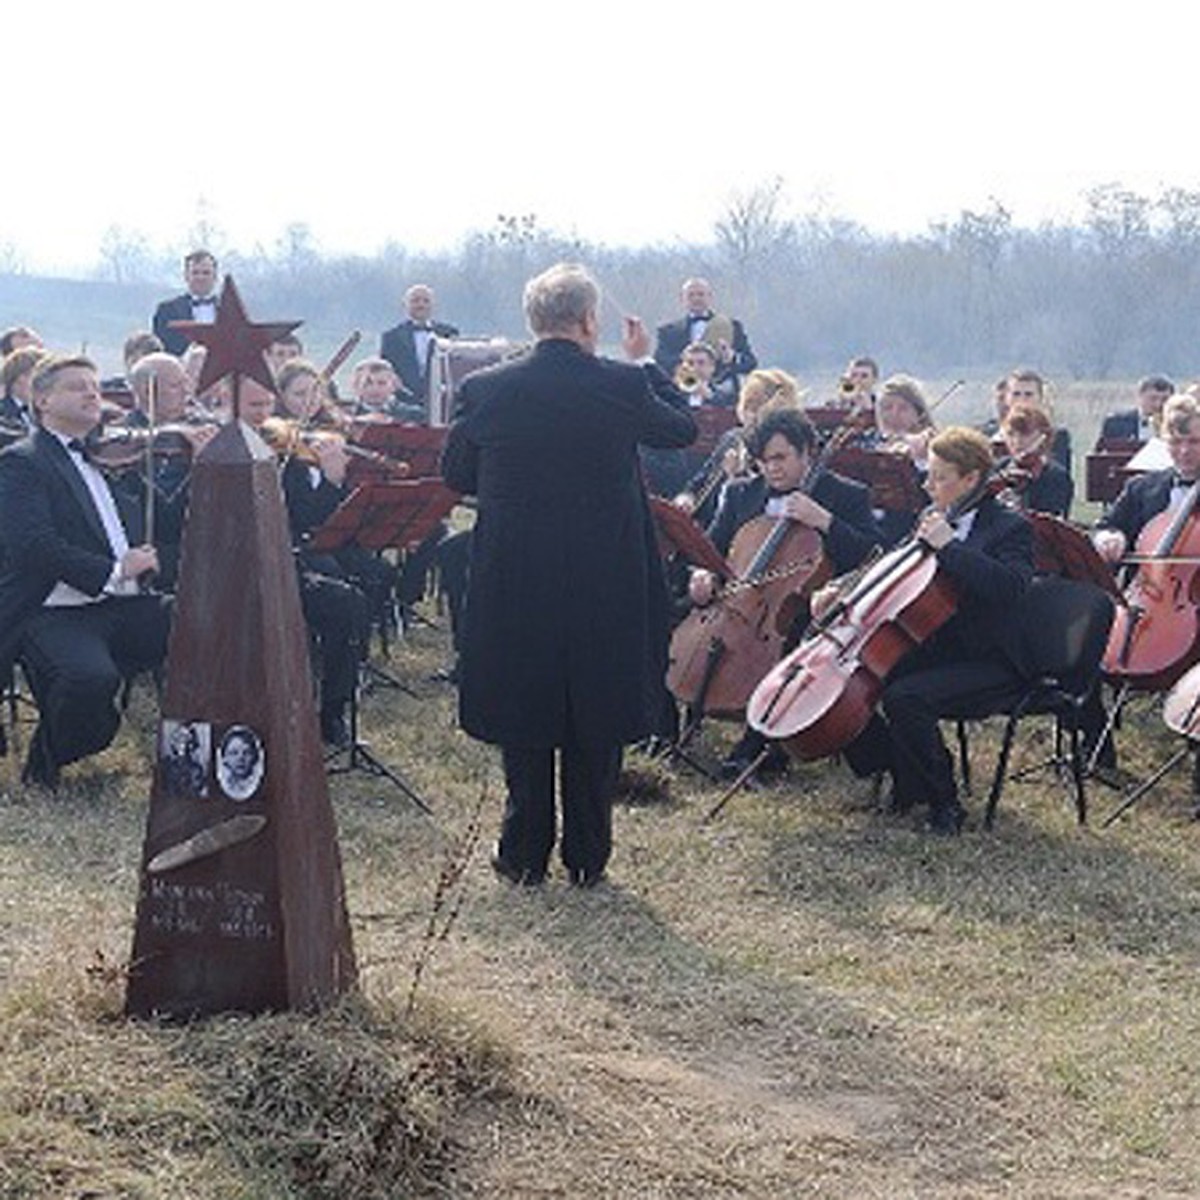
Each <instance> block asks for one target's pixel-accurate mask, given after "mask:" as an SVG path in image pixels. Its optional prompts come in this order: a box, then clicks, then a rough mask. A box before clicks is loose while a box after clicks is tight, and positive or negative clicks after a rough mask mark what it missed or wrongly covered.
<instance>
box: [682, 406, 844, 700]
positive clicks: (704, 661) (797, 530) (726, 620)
mask: <svg viewBox="0 0 1200 1200" xmlns="http://www.w3.org/2000/svg"><path fill="white" fill-rule="evenodd" d="M857 429H858V425H857V423H856V422H855V421H853V420H851V421H847V422H846V423H845V425H843V426H842V428H841V429H839V430H838V432H837V434H835V435H834V437H832V438H831V439H830V441H829V442H828V443H827V444H826V446H825V447H824V449H823V450H822V451H821V453H820V454H819V455H818V456H817V457H816V458H815V459H814V460H813V461H812V463H811V465H810V466H809V468H808V471H807V474H806V476H805V478H804V481H803V483H802V484H801V487H800V489H799V490H800V491H801V492H802V493H804V494H805V495H808V494H810V493H811V491H812V488H813V487H814V486H815V484H816V482H817V480H818V478H819V477H820V473H821V471H822V470H823V469H824V467H825V465H826V463H827V462H828V461H829V459H830V458H831V457H832V456H833V454H834V453H835V452H836V451H837V449H838V447H839V446H840V445H841V444H842V443H843V442H844V441H845V440H846V439H847V438H848V437H850V436H851V435H852V434H854V433H855V432H856V431H857ZM727 557H728V563H729V568H730V575H731V578H730V579H729V580H728V582H726V583H725V584H724V586H723V588H722V590H721V593H720V594H719V595H718V597H717V598H716V599H715V600H714V601H713V603H711V604H708V605H704V606H701V607H697V608H694V609H693V610H692V611H691V612H690V613H689V614H688V615H687V617H685V618H684V620H683V621H682V622H681V623H680V625H679V627H678V628H677V629H676V630H675V633H674V635H673V636H672V638H671V648H670V662H669V665H668V669H667V687H668V688H669V689H670V691H671V692H672V694H673V695H674V696H675V697H676V698H677V699H678V700H680V701H682V702H683V703H685V704H687V705H689V706H690V707H691V708H693V709H695V710H696V711H698V712H699V713H702V714H707V713H712V714H715V715H717V716H729V717H737V716H740V715H741V713H742V712H743V711H744V710H745V707H746V701H747V699H748V698H749V696H750V693H751V691H753V689H754V685H755V684H756V683H757V682H758V681H759V680H760V679H761V678H762V677H763V675H765V674H766V673H767V671H769V670H770V668H771V667H772V666H773V665H774V664H775V663H776V662H778V661H779V656H780V654H781V652H782V650H783V645H784V641H785V639H786V638H787V635H788V632H789V630H790V628H791V626H792V624H793V623H794V621H795V619H796V617H797V616H798V615H799V614H800V611H801V606H802V605H803V603H804V602H805V600H806V599H807V597H808V596H809V595H810V594H811V593H812V592H813V591H815V590H816V588H818V587H820V586H821V585H822V584H823V583H824V582H825V581H826V580H827V579H828V578H829V574H830V570H829V564H828V560H827V559H826V557H825V550H824V543H823V541H822V539H821V535H820V534H819V533H818V532H817V531H816V530H815V529H810V528H809V527H808V526H807V525H804V524H801V523H800V522H798V521H794V520H792V519H791V518H790V517H787V516H778V517H770V516H760V517H754V518H753V519H752V520H750V521H747V522H746V524H745V525H743V526H742V527H741V529H739V530H738V531H737V534H736V535H735V537H734V539H733V542H732V545H731V546H730V550H729V554H728V556H727Z"/></svg>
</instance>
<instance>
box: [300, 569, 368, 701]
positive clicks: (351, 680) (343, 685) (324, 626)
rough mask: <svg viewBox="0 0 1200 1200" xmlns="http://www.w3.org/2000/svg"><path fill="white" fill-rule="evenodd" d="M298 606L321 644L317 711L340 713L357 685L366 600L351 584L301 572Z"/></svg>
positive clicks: (364, 640)
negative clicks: (318, 707)
mask: <svg viewBox="0 0 1200 1200" xmlns="http://www.w3.org/2000/svg"><path fill="white" fill-rule="evenodd" d="M300 607H301V608H302V609H303V610H304V620H305V621H306V622H307V624H308V626H309V628H310V629H311V630H312V631H313V632H314V633H315V634H316V635H317V639H318V640H319V642H320V644H321V712H322V713H340V712H341V711H342V709H343V708H344V707H345V705H346V704H348V703H349V702H350V697H351V696H353V695H354V688H355V685H356V683H357V682H358V664H359V661H360V658H361V655H362V648H363V647H364V646H365V644H366V629H367V602H366V599H365V598H364V596H363V594H362V592H360V591H359V590H358V588H356V587H355V586H354V585H353V584H350V583H346V582H345V581H344V580H341V579H331V578H330V577H329V576H327V575H320V574H318V573H317V572H316V571H304V570H302V571H301V572H300Z"/></svg>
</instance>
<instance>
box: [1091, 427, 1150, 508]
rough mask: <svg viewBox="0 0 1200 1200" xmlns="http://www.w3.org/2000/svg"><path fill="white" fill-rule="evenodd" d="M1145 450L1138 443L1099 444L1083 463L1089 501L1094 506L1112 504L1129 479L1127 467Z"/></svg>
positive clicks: (1124, 441) (1134, 441)
mask: <svg viewBox="0 0 1200 1200" xmlns="http://www.w3.org/2000/svg"><path fill="white" fill-rule="evenodd" d="M1141 448H1142V447H1141V443H1140V442H1138V441H1136V440H1134V439H1124V438H1123V439H1120V440H1110V441H1106V442H1105V441H1102V442H1097V443H1096V448H1095V450H1093V451H1092V452H1091V454H1089V455H1088V456H1087V457H1086V458H1085V459H1084V460H1083V461H1084V470H1085V472H1086V475H1085V479H1086V492H1085V496H1086V498H1087V499H1088V500H1089V501H1091V502H1093V503H1097V502H1099V503H1103V504H1111V503H1112V502H1113V501H1114V500H1115V499H1116V498H1117V497H1118V496H1119V495H1120V494H1121V489H1122V488H1123V487H1124V486H1125V483H1126V480H1127V478H1128V476H1127V475H1126V474H1125V470H1124V468H1125V464H1126V463H1127V462H1129V460H1130V459H1131V458H1132V457H1133V456H1134V455H1135V454H1136V453H1137V452H1138V451H1139V450H1140V449H1141Z"/></svg>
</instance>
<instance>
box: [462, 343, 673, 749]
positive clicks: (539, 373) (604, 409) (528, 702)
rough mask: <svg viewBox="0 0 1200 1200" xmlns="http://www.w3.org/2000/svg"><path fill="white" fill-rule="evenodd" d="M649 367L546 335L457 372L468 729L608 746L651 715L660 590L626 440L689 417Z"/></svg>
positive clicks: (541, 743) (663, 636)
mask: <svg viewBox="0 0 1200 1200" xmlns="http://www.w3.org/2000/svg"><path fill="white" fill-rule="evenodd" d="M652 375H653V376H655V377H658V378H659V379H661V376H658V372H657V369H656V368H653V367H647V368H641V367H635V366H629V365H627V364H624V363H617V362H612V361H610V360H608V359H604V358H599V357H597V356H595V355H593V354H588V353H586V352H585V351H584V350H583V349H581V348H580V347H579V346H577V345H576V344H575V343H574V342H571V341H567V340H562V339H557V338H553V339H544V340H542V341H539V342H538V343H537V344H536V346H535V347H534V349H533V351H532V352H531V353H530V354H529V355H527V356H525V357H524V358H521V359H518V360H515V361H513V362H508V363H503V364H501V365H498V366H495V367H490V368H487V369H486V370H482V371H478V372H475V373H474V374H472V375H470V376H468V377H467V379H466V380H464V382H463V384H462V388H461V390H460V393H459V397H460V401H461V405H460V415H459V417H458V418H457V419H456V420H455V422H454V424H453V425H452V426H451V427H450V432H449V435H448V437H447V440H446V448H445V451H444V453H443V456H442V475H443V477H444V478H445V480H446V482H447V483H448V484H449V485H450V486H451V487H452V488H455V489H456V490H458V491H460V492H465V493H469V494H473V495H475V496H477V497H478V519H477V521H476V523H475V529H474V534H473V545H472V550H471V574H470V580H469V582H468V584H467V597H466V604H465V611H464V614H463V627H462V662H461V673H462V679H461V686H460V689H459V712H460V717H461V721H462V725H463V728H464V729H465V730H466V731H467V732H468V733H470V734H472V735H473V736H475V737H478V738H481V739H482V740H484V741H488V742H495V743H499V744H500V745H504V746H513V747H530V748H537V747H547V746H561V745H562V744H563V742H564V739H565V738H566V736H567V735H568V734H573V736H574V737H576V738H577V739H579V741H580V743H581V744H585V745H589V746H594V747H606V746H614V745H618V744H620V743H623V742H630V741H636V740H637V739H638V738H640V737H644V736H646V735H647V734H648V733H650V732H651V731H653V729H654V728H655V723H656V720H657V717H658V710H659V705H660V704H661V697H662V686H663V684H662V680H663V675H664V673H665V670H666V649H667V630H668V602H667V595H666V587H665V583H664V580H663V570H662V562H661V559H660V557H659V555H658V551H657V548H656V544H655V536H654V530H653V526H652V524H651V521H650V515H649V505H648V503H647V500H646V495H645V492H644V490H643V488H642V485H641V481H640V479H639V477H638V469H637V448H638V446H639V444H646V445H651V446H660V447H670V446H685V445H687V444H689V443H690V442H691V441H692V439H693V438H694V437H695V436H696V426H695V422H694V421H693V420H692V418H691V416H690V414H689V413H688V411H687V408H686V403H685V401H684V398H683V397H682V395H681V394H680V393H678V392H674V391H673V390H671V391H669V392H668V391H664V393H663V394H664V395H671V396H672V401H671V402H670V403H668V402H667V401H665V400H661V399H659V398H658V397H657V396H656V395H655V393H654V391H653V388H652V385H651V378H652ZM676 405H678V407H676Z"/></svg>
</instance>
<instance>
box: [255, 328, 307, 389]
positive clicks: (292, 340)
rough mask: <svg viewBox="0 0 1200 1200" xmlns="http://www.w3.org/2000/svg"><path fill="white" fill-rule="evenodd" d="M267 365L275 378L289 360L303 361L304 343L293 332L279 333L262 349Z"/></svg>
mask: <svg viewBox="0 0 1200 1200" xmlns="http://www.w3.org/2000/svg"><path fill="white" fill-rule="evenodd" d="M264 356H265V357H266V360H267V366H268V367H270V368H271V374H272V375H274V376H275V377H276V378H278V377H279V372H280V371H282V370H283V368H284V367H286V366H287V365H288V363H290V362H298V361H303V359H304V343H303V342H302V341H301V340H300V339H299V338H298V337H297V336H296V335H295V334H294V333H284V334H280V336H279V337H277V338H276V339H275V340H274V341H273V342H272V343H271V344H270V345H269V346H268V347H267V348H266V350H265V351H264Z"/></svg>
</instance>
